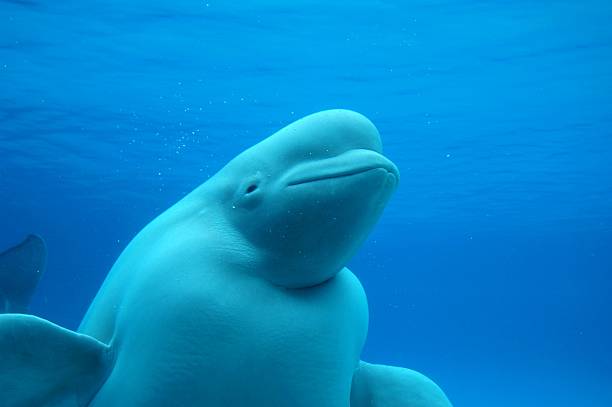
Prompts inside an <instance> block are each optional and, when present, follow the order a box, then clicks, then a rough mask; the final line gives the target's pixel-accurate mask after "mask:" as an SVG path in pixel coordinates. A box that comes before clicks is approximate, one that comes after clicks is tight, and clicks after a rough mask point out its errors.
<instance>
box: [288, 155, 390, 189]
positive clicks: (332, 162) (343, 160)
mask: <svg viewBox="0 0 612 407" xmlns="http://www.w3.org/2000/svg"><path fill="white" fill-rule="evenodd" d="M377 170H384V171H386V173H387V175H390V176H392V177H393V178H394V179H395V181H396V182H397V181H398V180H399V171H398V169H397V167H396V166H395V164H393V163H392V162H391V161H390V160H389V159H387V158H386V157H384V156H383V155H381V154H379V153H377V152H376V151H372V150H361V149H358V150H350V151H348V152H345V153H343V154H340V155H338V156H336V157H332V158H327V159H323V160H318V161H314V162H308V163H304V164H300V165H298V166H296V168H294V169H293V170H292V171H290V173H289V174H288V175H287V179H288V180H287V183H286V185H287V186H288V187H291V186H297V185H303V184H309V183H313V182H318V181H325V180H330V179H336V178H346V177H351V176H354V175H358V174H363V173H366V172H370V171H377Z"/></svg>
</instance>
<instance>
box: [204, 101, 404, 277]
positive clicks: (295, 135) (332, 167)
mask: <svg viewBox="0 0 612 407" xmlns="http://www.w3.org/2000/svg"><path fill="white" fill-rule="evenodd" d="M398 180H399V172H398V170H397V168H396V166H395V165H394V164H393V163H392V162H391V161H390V160H388V159H387V158H385V157H384V156H383V155H382V146H381V141H380V137H379V135H378V131H377V130H376V128H375V127H374V125H373V124H372V123H371V122H370V121H369V120H368V119H367V118H365V117H364V116H362V115H360V114H358V113H355V112H351V111H347V110H330V111H324V112H320V113H316V114H313V115H310V116H307V117H305V118H303V119H301V120H298V121H296V122H294V123H292V124H290V125H289V126H287V127H285V128H283V129H282V130H280V131H278V132H277V133H275V134H274V135H272V136H270V137H268V138H267V139H265V140H263V141H262V142H260V143H259V144H256V145H255V146H253V147H251V148H249V149H248V150H246V151H244V152H243V153H242V154H240V155H238V156H237V157H236V158H234V159H233V160H232V161H230V162H229V163H228V164H227V165H226V166H225V167H224V168H223V169H222V170H221V171H219V173H217V174H216V175H215V176H214V177H213V178H211V179H210V180H209V181H208V182H207V183H206V184H208V185H209V186H210V187H211V188H213V189H214V190H216V191H217V192H219V193H218V194H215V197H216V198H215V199H216V200H217V201H218V205H219V208H220V210H221V211H222V216H223V217H224V218H226V219H227V220H228V224H230V225H232V227H233V228H234V229H235V230H236V231H238V232H239V233H240V234H241V235H242V236H243V237H244V240H245V241H246V242H248V244H249V245H252V246H253V247H254V248H255V252H256V253H257V258H258V260H257V265H256V268H257V273H260V274H261V275H262V277H264V278H266V279H267V280H268V281H270V282H271V283H273V284H276V285H280V286H284V287H291V288H296V287H309V286H313V285H317V284H320V283H322V282H324V281H326V280H327V279H329V278H331V277H333V276H334V275H335V274H336V273H337V272H338V271H340V270H341V269H342V267H343V266H345V265H346V263H347V261H348V260H349V259H350V257H351V256H352V255H353V254H354V253H355V251H356V250H357V248H358V247H359V246H360V245H361V243H362V242H363V241H364V240H365V238H366V237H367V235H368V233H369V232H370V230H371V228H372V227H373V225H374V224H375V223H376V221H377V219H378V218H379V216H380V214H381V212H382V210H383V208H384V206H385V204H386V203H387V201H388V199H389V197H390V195H391V193H392V192H393V190H394V189H395V187H396V185H397V183H398ZM206 184H205V185H206Z"/></svg>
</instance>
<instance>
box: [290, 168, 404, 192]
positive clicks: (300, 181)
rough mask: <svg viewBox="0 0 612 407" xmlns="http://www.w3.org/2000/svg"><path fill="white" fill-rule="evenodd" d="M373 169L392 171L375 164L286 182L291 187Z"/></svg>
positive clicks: (344, 176)
mask: <svg viewBox="0 0 612 407" xmlns="http://www.w3.org/2000/svg"><path fill="white" fill-rule="evenodd" d="M374 170H385V171H387V173H389V174H392V175H393V173H392V172H391V171H389V170H388V169H387V168H385V167H382V166H379V165H377V166H368V167H362V168H355V169H352V170H346V171H340V172H336V173H332V174H322V175H315V176H311V177H304V178H300V179H297V180H295V181H290V182H288V183H287V186H288V187H292V186H297V185H303V184H309V183H312V182H317V181H325V180H329V179H335V178H346V177H351V176H353V175H358V174H363V173H365V172H368V171H374Z"/></svg>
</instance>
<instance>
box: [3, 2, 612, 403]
mask: <svg viewBox="0 0 612 407" xmlns="http://www.w3.org/2000/svg"><path fill="white" fill-rule="evenodd" d="M228 3H231V4H228ZM611 21H612V3H610V2H609V1H593V0H585V1H581V2H578V1H574V2H571V1H540V2H528V1H518V0H516V1H494V2H482V1H467V0H457V1H420V0H419V1H411V2H406V1H399V0H387V1H382V0H381V1H361V0H357V1H351V2H327V1H308V2H302V1H293V2H285V1H280V0H276V1H274V0H269V1H242V2H221V1H214V0H210V1H206V0H205V1H197V2H196V1H184V0H182V1H165V2H162V1H159V0H153V1H142V0H131V1H118V0H108V1H88V2H82V1H81V2H79V1H62V0H55V1H37V0H4V1H0V247H1V248H4V247H8V246H10V245H12V244H15V243H17V242H18V241H19V240H20V239H22V238H23V237H24V236H25V235H26V234H28V233H30V232H36V233H38V234H40V235H42V236H43V237H44V238H45V239H46V241H47V244H48V249H49V259H48V268H47V273H46V274H45V276H44V278H43V280H42V281H41V284H40V286H39V289H38V291H37V294H36V296H35V298H34V301H33V304H32V306H31V311H32V312H33V313H34V314H37V315H40V316H43V317H45V318H48V319H50V320H52V321H54V322H56V323H59V324H62V325H64V326H67V327H70V328H75V327H76V326H77V325H78V323H79V321H80V319H81V317H82V316H83V313H84V312H85V310H86V309H87V306H88V304H89V302H90V301H91V299H92V298H93V296H94V295H95V293H96V291H97V289H98V288H99V285H100V283H101V282H102V280H103V279H104V277H105V274H106V272H107V271H108V269H109V268H110V266H111V265H112V264H113V262H114V260H115V259H116V257H117V255H118V254H119V253H120V252H121V250H122V248H123V247H124V246H125V245H126V243H127V242H128V241H129V240H130V239H131V237H133V236H134V234H135V233H137V232H138V231H139V230H140V229H141V228H142V227H143V226H144V225H145V224H146V223H147V222H148V221H149V220H151V219H152V218H153V217H155V216H156V215H157V214H159V213H160V212H161V211H163V210H164V209H165V208H167V207H168V206H169V205H171V204H172V203H174V202H175V201H177V200H178V199H179V198H180V197H181V196H182V195H183V194H185V193H187V192H189V191H190V190H191V189H193V188H194V187H196V186H197V185H199V184H200V183H201V182H203V181H204V180H206V178H207V177H208V176H210V175H211V174H213V173H214V172H215V171H216V170H217V169H219V168H220V167H221V166H222V165H223V164H224V163H225V162H226V161H228V160H229V159H231V158H232V157H233V156H235V155H236V154H237V153H238V152H240V151H241V150H243V149H244V148H246V147H248V146H250V145H252V144H254V143H255V142H257V141H258V140H260V139H262V138H263V137H265V136H267V135H269V134H271V133H272V132H273V131H275V130H277V129H278V128H280V127H282V126H283V125H285V124H288V123H290V122H291V121H293V120H295V119H297V118H299V117H301V116H304V115H306V114H308V113H312V112H315V111H318V110H323V109H326V108H333V107H344V108H349V109H354V110H357V111H359V112H362V113H364V114H366V115H367V116H368V117H369V118H370V119H372V120H373V121H374V123H375V124H376V125H377V126H378V128H379V130H380V132H381V135H382V137H383V141H384V145H385V153H386V155H387V156H389V157H390V158H391V159H393V160H394V162H395V163H396V164H397V165H398V167H399V168H400V170H401V172H402V180H401V184H400V187H399V189H398V191H397V193H396V195H395V196H394V197H393V199H392V201H391V202H390V204H389V206H388V208H387V209H386V212H385V214H384V215H383V218H382V219H381V221H380V223H379V224H378V226H377V228H376V229H375V231H374V232H373V233H372V235H371V237H370V239H369V240H368V241H367V242H366V244H365V245H364V247H363V248H362V250H361V251H360V252H359V254H358V255H357V256H356V258H355V259H354V260H353V261H352V262H351V264H350V266H351V268H352V269H353V271H354V272H355V273H356V274H357V275H358V276H359V278H360V279H361V280H362V282H363V284H364V286H365V289H366V291H367V293H368V297H369V302H370V309H371V315H370V332H369V337H368V342H367V344H366V348H365V350H364V359H366V360H369V361H373V362H383V363H388V364H395V365H402V366H407V367H411V368H415V369H417V370H420V371H422V372H424V373H426V374H428V375H429V376H431V377H432V378H434V379H435V380H436V381H437V382H438V383H439V384H440V385H441V387H443V388H444V389H445V391H446V392H447V394H448V396H449V398H450V399H451V400H452V401H453V403H454V404H455V405H456V406H457V407H459V406H468V407H517V406H521V407H546V406H555V407H563V406H574V407H575V406H585V407H609V406H612V298H611V296H610V292H611V291H612V23H611Z"/></svg>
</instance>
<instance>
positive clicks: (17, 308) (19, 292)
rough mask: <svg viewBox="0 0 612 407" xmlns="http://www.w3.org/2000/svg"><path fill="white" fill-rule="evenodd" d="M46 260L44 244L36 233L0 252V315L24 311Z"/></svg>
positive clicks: (42, 272) (43, 270)
mask: <svg viewBox="0 0 612 407" xmlns="http://www.w3.org/2000/svg"><path fill="white" fill-rule="evenodd" d="M46 262H47V246H46V245H45V241H44V240H43V239H42V238H41V237H40V236H38V235H28V236H27V237H26V238H25V239H24V240H23V241H22V242H21V243H19V244H18V245H16V246H13V247H11V248H8V249H6V250H5V251H3V252H2V253H0V314H1V313H5V312H12V313H15V312H19V313H25V312H27V310H28V305H29V304H30V300H31V299H32V296H33V295H34V291H35V290H36V286H37V285H38V282H39V281H40V278H41V277H42V275H43V274H44V272H45V266H46Z"/></svg>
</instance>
